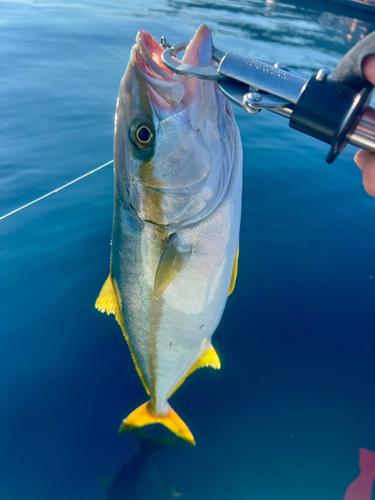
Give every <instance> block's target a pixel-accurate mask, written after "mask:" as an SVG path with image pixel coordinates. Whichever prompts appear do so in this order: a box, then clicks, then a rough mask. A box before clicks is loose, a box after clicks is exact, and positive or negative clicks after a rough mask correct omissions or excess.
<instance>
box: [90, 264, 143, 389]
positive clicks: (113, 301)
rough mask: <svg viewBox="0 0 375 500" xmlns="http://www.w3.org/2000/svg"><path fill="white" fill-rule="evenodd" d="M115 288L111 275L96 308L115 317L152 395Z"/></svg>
mask: <svg viewBox="0 0 375 500" xmlns="http://www.w3.org/2000/svg"><path fill="white" fill-rule="evenodd" d="M115 287H117V283H116V281H115V280H113V279H112V275H111V274H110V275H109V276H108V278H107V279H106V281H105V283H104V285H103V286H102V289H101V291H100V293H99V297H98V298H97V299H96V302H95V308H96V309H98V311H100V312H103V313H104V312H105V313H107V314H108V315H109V314H113V315H114V316H115V318H116V320H117V323H118V324H119V325H120V327H121V330H122V333H123V334H124V337H125V340H126V342H127V344H128V346H129V349H130V354H131V356H132V359H133V362H134V364H135V367H136V369H137V373H138V375H139V378H140V379H141V380H142V384H143V386H144V388H145V389H146V392H147V394H150V391H149V389H148V387H147V384H146V380H145V378H144V376H143V373H142V371H141V367H140V366H139V363H138V361H137V358H136V357H135V353H134V351H133V348H132V346H131V344H130V340H129V335H128V332H127V331H126V328H125V322H124V317H123V315H122V311H121V307H120V304H119V299H118V297H120V291H118V294H117V293H116V289H115ZM117 288H118V287H117ZM120 300H121V299H120Z"/></svg>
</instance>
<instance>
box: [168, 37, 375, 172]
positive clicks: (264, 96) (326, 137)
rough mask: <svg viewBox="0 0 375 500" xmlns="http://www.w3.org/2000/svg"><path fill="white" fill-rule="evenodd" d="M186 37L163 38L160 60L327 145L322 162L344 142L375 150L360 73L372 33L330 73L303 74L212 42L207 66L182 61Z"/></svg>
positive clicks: (371, 113) (373, 49) (373, 121)
mask: <svg viewBox="0 0 375 500" xmlns="http://www.w3.org/2000/svg"><path fill="white" fill-rule="evenodd" d="M188 44H189V42H180V43H177V44H175V45H174V46H173V47H172V46H170V45H169V44H168V43H167V41H166V39H165V37H162V41H161V45H162V47H163V48H164V49H165V50H164V52H163V54H162V59H163V62H164V64H165V66H166V67H167V68H169V69H170V70H171V71H173V72H174V73H178V74H181V75H185V76H187V77H190V78H198V79H200V80H209V81H214V82H215V83H216V85H217V86H218V88H219V89H220V90H221V91H222V92H223V93H224V94H225V95H226V97H227V98H228V99H229V100H230V101H232V102H233V103H234V104H236V105H237V106H240V107H241V108H242V109H244V110H245V111H247V112H248V113H250V114H255V113H258V112H259V111H261V110H262V109H266V110H269V111H272V112H274V113H277V114H279V115H282V116H284V117H286V118H288V119H289V125H290V126H291V127H292V128H295V129H297V130H299V131H301V132H303V133H305V134H308V135H311V136H313V137H315V138H317V139H319V140H321V141H324V142H326V143H328V144H330V146H331V148H330V151H329V153H328V155H327V162H328V163H332V161H333V160H334V159H335V158H336V157H337V156H338V155H339V154H340V153H341V151H342V150H343V149H344V147H345V146H346V144H348V143H349V144H353V145H354V146H356V147H358V148H362V149H366V150H368V151H372V152H375V110H374V109H373V108H371V107H370V106H369V104H368V103H369V100H370V95H371V91H372V89H373V86H372V85H371V84H370V83H369V82H368V81H367V80H366V79H365V78H364V77H363V75H362V62H363V60H364V59H365V57H367V56H368V55H372V54H374V55H375V32H374V33H372V34H370V35H368V36H367V37H366V38H364V39H363V40H362V41H361V42H359V43H358V44H357V45H356V46H355V47H353V48H352V49H351V50H350V51H349V52H348V53H347V54H346V55H345V56H344V57H343V59H342V60H341V61H340V63H339V64H338V65H337V67H336V70H335V72H334V73H333V75H332V78H328V71H327V70H325V69H320V70H319V71H318V72H317V73H315V74H314V75H312V76H311V77H310V78H309V79H307V80H306V79H305V78H303V77H301V76H298V75H296V74H294V73H293V72H292V71H291V70H290V69H289V68H288V66H287V65H286V64H283V63H276V64H270V63H267V62H264V61H259V60H257V59H253V58H251V57H247V56H244V55H242V54H239V53H237V52H234V51H229V52H227V53H225V52H222V51H220V50H218V49H217V48H216V47H213V65H212V66H207V67H198V66H191V65H188V64H184V63H182V62H181V61H179V60H178V59H177V58H176V55H177V54H178V53H179V52H181V51H184V50H185V49H186V47H187V46H188Z"/></svg>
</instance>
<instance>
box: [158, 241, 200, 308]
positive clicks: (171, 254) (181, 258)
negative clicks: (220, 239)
mask: <svg viewBox="0 0 375 500" xmlns="http://www.w3.org/2000/svg"><path fill="white" fill-rule="evenodd" d="M191 251H192V248H191V245H189V244H185V243H183V242H181V241H180V238H179V237H178V235H177V234H172V236H171V239H170V240H169V243H168V245H167V247H166V249H165V250H164V252H163V255H162V256H161V258H160V262H159V265H158V268H157V270H156V275H155V282H154V295H155V297H156V298H157V299H158V298H159V297H160V296H161V295H162V294H163V293H164V291H165V290H166V289H167V288H168V287H169V285H170V284H171V283H172V282H173V281H174V280H175V279H176V278H177V276H178V274H179V273H180V272H181V271H182V269H183V268H184V266H185V265H186V263H187V262H188V260H189V258H190V255H191Z"/></svg>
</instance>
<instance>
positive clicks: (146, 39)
mask: <svg viewBox="0 0 375 500" xmlns="http://www.w3.org/2000/svg"><path fill="white" fill-rule="evenodd" d="M133 50H134V55H135V58H136V62H137V64H138V65H139V67H140V69H141V70H142V71H143V72H144V73H145V74H147V75H149V76H151V77H155V76H159V77H161V78H162V79H163V80H167V81H168V80H169V81H172V82H175V81H178V80H179V79H178V78H177V75H176V74H175V73H173V72H172V71H171V70H170V69H168V68H167V67H166V66H165V65H164V63H163V60H162V58H161V54H162V53H163V52H164V49H163V48H162V47H161V45H159V44H158V43H157V41H156V40H155V38H154V37H153V36H151V35H150V34H149V33H147V31H139V32H138V33H137V36H136V45H134V47H133ZM150 70H151V74H150ZM152 73H154V74H152Z"/></svg>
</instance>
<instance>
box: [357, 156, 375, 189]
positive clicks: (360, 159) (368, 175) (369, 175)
mask: <svg viewBox="0 0 375 500" xmlns="http://www.w3.org/2000/svg"><path fill="white" fill-rule="evenodd" d="M354 161H355V162H356V164H357V165H358V167H359V168H360V169H361V170H362V180H363V187H364V188H365V191H366V193H368V194H369V195H371V196H375V154H374V153H369V152H368V151H364V150H361V151H358V153H357V154H356V155H355V157H354Z"/></svg>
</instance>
